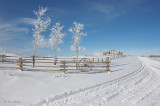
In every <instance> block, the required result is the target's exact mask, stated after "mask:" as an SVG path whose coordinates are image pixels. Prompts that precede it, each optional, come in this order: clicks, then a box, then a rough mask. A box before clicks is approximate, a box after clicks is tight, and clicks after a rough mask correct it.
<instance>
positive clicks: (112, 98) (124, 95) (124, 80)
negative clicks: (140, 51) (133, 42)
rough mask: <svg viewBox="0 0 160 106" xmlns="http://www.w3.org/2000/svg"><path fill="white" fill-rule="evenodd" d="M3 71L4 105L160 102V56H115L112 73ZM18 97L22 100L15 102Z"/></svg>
mask: <svg viewBox="0 0 160 106" xmlns="http://www.w3.org/2000/svg"><path fill="white" fill-rule="evenodd" d="M14 71H16V70H14ZM1 72H3V74H2V73H1V77H0V84H1V88H0V94H1V95H0V105H3V106H16V105H18V106H134V105H135V106H160V99H159V98H160V61H158V59H152V58H148V57H132V56H129V57H123V58H119V59H115V60H112V61H111V71H110V72H109V73H106V72H87V73H83V72H80V71H74V72H73V71H68V72H67V74H65V75H64V74H62V73H57V72H28V71H24V72H19V71H17V73H18V74H15V75H14V74H13V76H11V77H8V76H5V75H4V72H13V70H1ZM19 75H21V76H19ZM14 76H16V77H14ZM22 95H23V96H22ZM11 97H13V99H12V101H11V103H8V102H7V100H10V98H11ZM16 100H17V101H19V103H13V102H14V101H16ZM4 101H5V103H4Z"/></svg>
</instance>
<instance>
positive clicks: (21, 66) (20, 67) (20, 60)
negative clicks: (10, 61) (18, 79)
mask: <svg viewBox="0 0 160 106" xmlns="http://www.w3.org/2000/svg"><path fill="white" fill-rule="evenodd" d="M19 69H20V70H21V71H23V62H22V58H19Z"/></svg>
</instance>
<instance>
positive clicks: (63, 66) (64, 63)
mask: <svg viewBox="0 0 160 106" xmlns="http://www.w3.org/2000/svg"><path fill="white" fill-rule="evenodd" d="M62 64H63V65H62V68H63V69H62V73H63V74H65V71H66V69H65V67H66V66H65V65H66V62H65V61H62Z"/></svg>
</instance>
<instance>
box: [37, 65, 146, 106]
mask: <svg viewBox="0 0 160 106" xmlns="http://www.w3.org/2000/svg"><path fill="white" fill-rule="evenodd" d="M143 69H144V65H143V64H141V66H140V67H139V69H138V70H136V71H134V72H132V73H130V74H128V75H125V76H123V77H121V78H118V79H115V80H112V81H108V82H105V83H102V84H98V85H95V86H91V87H88V88H84V89H79V90H75V91H71V92H68V93H64V94H61V95H57V96H54V97H50V98H48V99H45V100H43V101H41V102H39V103H36V104H35V105H44V106H45V105H46V106H49V105H50V106H53V105H79V104H82V103H83V102H85V101H87V102H89V101H90V102H93V101H92V98H94V96H95V94H96V96H95V97H100V96H101V95H102V94H101V93H100V92H102V93H103V92H104V91H106V90H107V89H110V88H111V87H115V86H118V84H119V83H120V82H122V81H125V80H127V79H130V78H131V77H133V76H135V75H136V74H138V73H140V72H141V71H142V70H143ZM119 92H120V91H119ZM117 93H118V92H117ZM105 95H109V97H110V98H112V97H114V95H115V96H116V95H117V94H116V93H115V94H114V93H111V94H109V92H105ZM76 98H84V99H82V100H76ZM90 98H91V99H90Z"/></svg>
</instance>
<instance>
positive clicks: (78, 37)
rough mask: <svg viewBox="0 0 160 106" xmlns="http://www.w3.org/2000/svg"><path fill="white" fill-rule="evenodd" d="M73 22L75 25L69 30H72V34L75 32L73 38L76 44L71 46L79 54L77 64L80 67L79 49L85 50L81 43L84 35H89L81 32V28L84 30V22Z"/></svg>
mask: <svg viewBox="0 0 160 106" xmlns="http://www.w3.org/2000/svg"><path fill="white" fill-rule="evenodd" d="M73 24H74V27H72V28H70V29H69V32H72V34H73V40H74V44H73V45H72V46H71V50H72V51H75V52H76V56H77V64H76V66H77V67H78V54H79V51H81V50H85V48H84V47H80V46H79V44H80V42H81V39H82V36H87V34H85V33H83V32H81V30H83V24H80V23H77V22H73Z"/></svg>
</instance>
